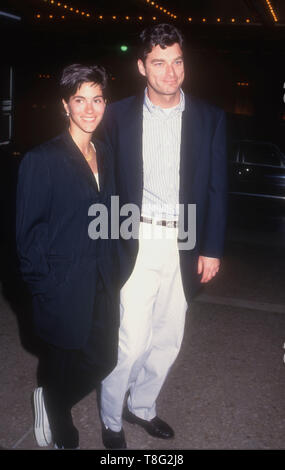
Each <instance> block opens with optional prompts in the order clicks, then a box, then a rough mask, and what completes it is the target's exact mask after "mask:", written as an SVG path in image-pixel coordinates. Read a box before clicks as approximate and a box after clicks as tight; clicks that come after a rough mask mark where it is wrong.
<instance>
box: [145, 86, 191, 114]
mask: <svg viewBox="0 0 285 470" xmlns="http://www.w3.org/2000/svg"><path fill="white" fill-rule="evenodd" d="M144 109H145V110H147V111H148V112H149V113H150V114H151V115H152V116H157V117H164V118H168V117H170V116H171V117H172V116H175V115H177V114H179V113H182V112H183V111H184V109H185V95H184V92H183V90H182V89H181V88H180V101H179V103H178V104H177V105H176V106H173V107H172V108H168V109H167V111H166V110H165V109H164V108H161V107H160V106H156V105H155V104H153V103H152V102H151V101H150V99H149V97H148V94H147V88H146V89H145V91H144ZM169 109H171V111H170V112H169Z"/></svg>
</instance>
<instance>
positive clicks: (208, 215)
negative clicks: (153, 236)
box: [104, 95, 227, 303]
mask: <svg viewBox="0 0 285 470" xmlns="http://www.w3.org/2000/svg"><path fill="white" fill-rule="evenodd" d="M143 100H144V97H143V96H136V97H130V98H126V99H123V100H121V101H118V102H115V103H113V104H111V105H109V106H108V107H107V111H106V113H105V117H104V139H105V140H106V141H107V142H108V144H109V145H110V146H111V147H112V150H113V155H114V159H115V175H116V176H115V179H116V186H117V192H118V194H119V196H120V206H122V205H124V204H128V203H133V204H136V205H137V206H138V207H139V208H140V209H141V206H142V194H143V155H142V134H143ZM179 204H184V208H185V209H184V214H185V221H186V222H187V210H186V207H187V205H188V204H195V205H196V246H195V248H194V249H191V250H180V267H181V273H182V280H183V286H184V291H185V295H186V298H187V301H188V303H189V302H190V301H191V300H192V298H193V296H194V294H195V293H196V292H197V290H198V289H199V287H200V286H201V284H200V279H201V278H200V276H198V274H197V269H198V266H197V264H198V256H199V255H203V256H207V257H214V258H221V256H222V254H223V247H224V239H225V227H226V212H227V154H226V119H225V113H224V111H222V110H221V109H219V108H218V107H216V106H213V105H210V104H208V103H206V102H204V101H203V100H200V99H198V98H195V97H192V96H189V95H185V110H184V111H183V115H182V131H181V149H180V186H179ZM137 252H138V241H137V240H135V239H130V240H121V249H120V255H121V256H120V259H121V270H122V272H121V275H122V279H123V280H124V281H126V280H127V279H128V277H129V276H130V274H131V272H132V270H133V267H134V264H135V260H136V256H137Z"/></svg>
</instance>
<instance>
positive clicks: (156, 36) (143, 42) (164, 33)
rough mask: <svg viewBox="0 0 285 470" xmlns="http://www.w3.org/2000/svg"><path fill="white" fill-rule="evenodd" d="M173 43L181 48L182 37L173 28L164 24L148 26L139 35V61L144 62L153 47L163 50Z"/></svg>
mask: <svg viewBox="0 0 285 470" xmlns="http://www.w3.org/2000/svg"><path fill="white" fill-rule="evenodd" d="M175 43H178V44H179V45H180V47H181V49H182V48H183V36H182V34H181V32H180V31H179V30H178V29H177V28H175V26H172V25H171V24H166V23H163V24H158V25H155V26H149V27H148V28H146V29H144V30H143V31H142V33H141V34H140V47H139V59H141V60H142V61H143V62H144V61H145V59H146V56H147V54H149V53H150V52H151V51H152V49H153V47H155V46H158V45H159V46H160V47H161V48H162V49H165V48H166V47H168V46H172V45H173V44H175Z"/></svg>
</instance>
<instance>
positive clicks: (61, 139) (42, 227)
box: [16, 132, 119, 366]
mask: <svg viewBox="0 0 285 470" xmlns="http://www.w3.org/2000/svg"><path fill="white" fill-rule="evenodd" d="M94 143H95V146H96V151H97V158H98V166H99V180H100V192H99V191H98V186H97V183H96V180H95V177H94V175H93V174H92V171H91V170H90V168H89V165H88V163H87V162H86V160H85V159H84V157H83V155H82V154H81V152H80V150H79V148H78V147H77V145H76V144H75V143H74V141H73V139H72V138H71V136H70V134H69V132H65V133H63V134H62V135H60V136H58V137H56V138H54V139H52V140H50V141H49V142H46V143H44V144H42V145H40V146H38V147H36V148H35V149H33V150H32V151H30V152H28V153H27V154H26V155H25V157H24V158H23V161H22V162H21V165H20V171H19V179H18V190H17V223H16V227H17V248H18V253H19V260H20V269H21V271H22V274H23V278H24V280H25V281H26V282H27V283H28V285H29V287H30V291H31V293H32V295H33V306H34V320H35V328H36V333H37V334H38V335H39V336H40V337H41V338H42V339H44V340H45V341H47V342H49V343H52V344H55V345H56V346H59V347H61V348H67V349H73V348H75V349H76V348H81V347H82V346H84V344H85V343H86V341H87V338H88V335H89V333H90V329H91V326H92V321H96V322H97V325H96V328H97V330H98V345H99V343H100V345H103V346H102V349H101V350H100V351H99V350H98V354H105V356H106V358H107V352H109V353H110V354H111V349H112V354H113V357H112V360H111V362H112V365H113V366H114V365H115V363H114V361H115V360H116V358H115V355H116V348H117V343H116V337H117V336H116V335H117V333H116V328H117V326H118V321H119V319H118V318H117V316H116V315H117V314H116V312H115V311H116V308H115V307H116V306H115V304H116V300H118V292H119V288H117V273H116V266H117V264H116V258H115V256H116V254H115V253H114V252H113V248H114V247H113V244H112V241H111V240H110V239H109V240H93V239H91V238H90V237H89V234H88V227H89V224H90V222H91V221H92V218H91V217H90V216H89V215H88V211H89V207H90V206H91V205H92V204H94V203H104V204H106V205H107V206H108V205H109V204H110V195H111V194H113V193H114V177H113V170H112V159H111V157H110V154H109V152H108V151H107V147H106V146H105V145H104V144H103V143H102V142H100V141H98V140H95V141H94ZM99 277H100V282H101V287H100V289H101V290H102V289H103V290H104V292H107V295H108V297H109V300H108V301H107V302H109V303H110V304H112V305H113V306H114V311H113V312H109V313H108V311H107V310H106V311H104V312H99V313H98V316H96V315H97V314H96V315H95V316H94V312H95V311H96V302H95V299H96V295H97V294H98V288H99V283H98V279H99ZM117 305H119V303H118V302H117ZM114 312H115V313H114ZM93 326H94V324H93ZM111 330H112V331H111ZM104 342H105V344H104ZM110 343H111V344H110ZM101 359H102V360H103V357H101Z"/></svg>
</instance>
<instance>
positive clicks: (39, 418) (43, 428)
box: [33, 387, 51, 447]
mask: <svg viewBox="0 0 285 470" xmlns="http://www.w3.org/2000/svg"><path fill="white" fill-rule="evenodd" d="M33 398H34V410H35V421H34V433H35V438H36V441H37V443H38V445H39V446H40V447H46V446H48V445H49V444H50V442H51V433H50V429H49V423H48V419H47V415H46V411H45V407H44V398H43V391H42V388H40V387H39V388H37V389H36V390H35V391H34V397H33Z"/></svg>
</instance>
